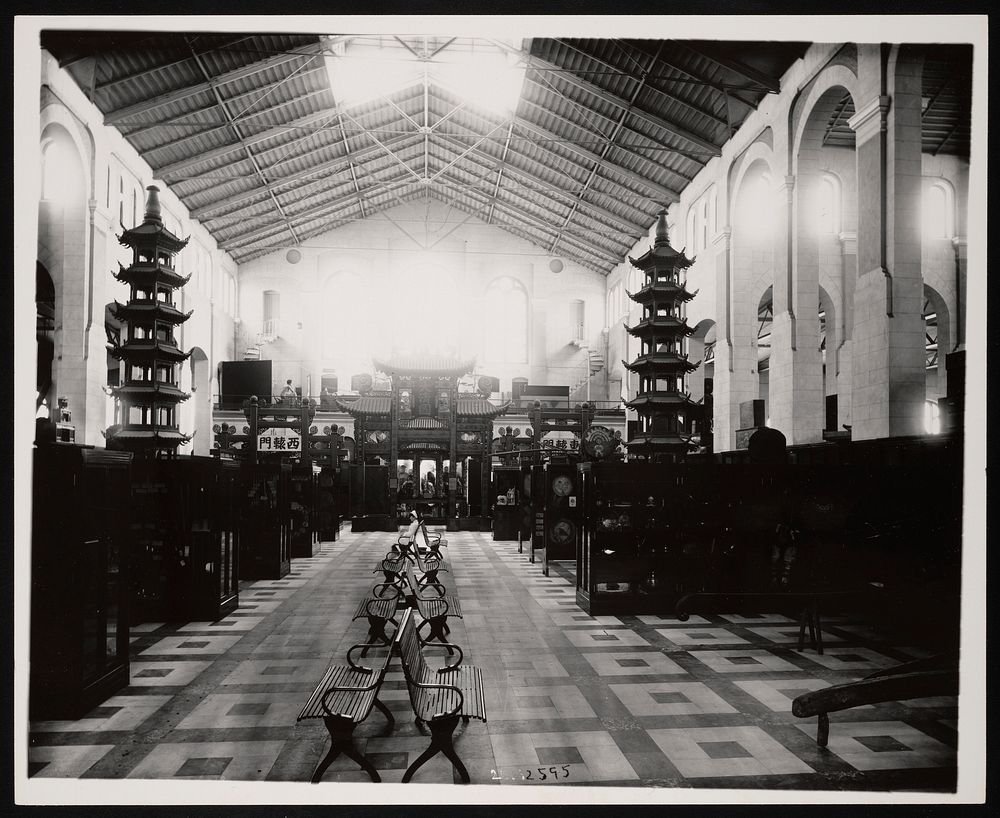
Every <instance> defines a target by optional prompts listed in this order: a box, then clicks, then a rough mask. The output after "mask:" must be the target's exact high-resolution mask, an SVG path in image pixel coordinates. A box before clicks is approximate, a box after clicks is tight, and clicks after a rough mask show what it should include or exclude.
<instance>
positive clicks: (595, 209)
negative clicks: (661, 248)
mask: <svg viewBox="0 0 1000 818" xmlns="http://www.w3.org/2000/svg"><path fill="white" fill-rule="evenodd" d="M438 139H439V141H442V142H444V143H445V144H448V143H449V139H448V138H447V137H444V136H439V137H438ZM475 153H476V154H477V155H478V156H481V157H483V158H484V159H485V160H486V161H488V162H489V163H491V164H494V163H496V161H497V159H496V157H494V156H491V155H490V154H488V153H486V152H485V151H483V150H482V149H479V148H477V149H476V151H475ZM508 153H509V155H510V157H511V159H515V158H527V157H524V156H523V154H520V153H518V152H517V151H515V150H514V149H513V148H511V149H510V150H509V152H508ZM466 161H470V162H471V161H472V160H471V158H470V157H466ZM532 161H537V160H532ZM506 169H507V174H508V175H509V176H514V177H517V178H519V179H522V180H524V182H525V183H526V184H527V185H528V186H529V187H536V188H538V189H539V190H545V191H549V192H550V193H552V194H553V195H555V196H560V197H564V198H566V199H568V200H569V202H567V203H566V205H567V207H568V206H569V203H570V202H572V200H573V198H574V197H575V195H576V193H575V192H574V191H572V190H566V189H565V188H561V187H557V186H555V185H552V184H549V183H548V182H543V181H542V180H541V179H538V178H536V177H535V176H533V175H532V174H531V173H530V172H529V171H526V170H524V169H523V168H520V167H518V166H517V165H516V164H514V163H513V162H511V161H508V162H507V165H506ZM582 204H583V206H584V207H585V208H587V209H589V210H590V211H592V213H593V214H594V215H590V214H588V215H589V216H590V218H594V219H597V220H598V221H600V220H604V221H606V222H611V223H612V224H615V225H617V226H618V227H619V228H621V232H622V233H623V234H624V235H627V236H629V237H634V238H639V237H640V236H641V235H643V234H644V233H645V231H644V230H643V229H642V228H641V227H640V226H639V225H637V224H636V223H634V222H629V221H627V220H626V219H625V218H623V217H622V216H619V215H618V214H616V213H612V212H611V211H610V210H607V209H606V208H603V207H601V206H600V205H599V204H594V203H593V202H587V201H584V202H583V203H582Z"/></svg>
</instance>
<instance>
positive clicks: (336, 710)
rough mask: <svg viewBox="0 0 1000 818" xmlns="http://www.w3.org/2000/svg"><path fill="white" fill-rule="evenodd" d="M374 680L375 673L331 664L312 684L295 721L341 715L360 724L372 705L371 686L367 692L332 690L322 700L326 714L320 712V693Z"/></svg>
mask: <svg viewBox="0 0 1000 818" xmlns="http://www.w3.org/2000/svg"><path fill="white" fill-rule="evenodd" d="M387 661H388V659H387ZM378 678H379V671H371V672H366V671H361V670H354V668H351V667H348V666H344V665H334V666H333V667H331V668H329V669H328V670H327V671H326V675H324V676H323V678H322V680H321V681H320V683H319V684H318V685H316V689H315V690H314V691H313V692H312V695H311V696H310V697H309V699H308V700H307V701H306V703H305V705H303V707H302V710H301V711H300V712H299V717H298V718H297V719H296V721H302V720H303V719H315V718H323V717H324V716H326V715H337V716H343V717H344V718H349V719H351V720H352V721H355V722H360V721H362V720H363V719H364V717H365V716H366V715H367V714H368V711H370V710H371V708H372V705H373V704H374V703H375V696H376V694H377V692H378V691H377V689H376V688H374V687H373V688H372V689H371V690H367V691H360V690H358V689H356V690H352V691H346V690H344V691H336V692H335V693H334V695H332V696H330V697H328V698H327V700H326V706H327V708H329V710H330V713H326V712H325V711H324V710H323V705H322V700H323V694H324V693H325V692H326V691H327V690H329V689H330V688H331V687H353V688H359V689H360V688H364V687H366V686H369V685H371V684H372V683H373V682H376V681H378Z"/></svg>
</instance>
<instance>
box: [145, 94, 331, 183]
mask: <svg viewBox="0 0 1000 818" xmlns="http://www.w3.org/2000/svg"><path fill="white" fill-rule="evenodd" d="M339 112H340V111H339V109H338V108H336V107H334V108H324V109H323V110H322V111H316V112H315V113H312V114H306V115H305V116H302V117H299V118H298V119H293V120H292V121H291V122H288V123H285V124H283V125H276V126H275V127H273V128H268V129H267V130H264V131H260V132H258V133H255V134H248V135H247V137H246V139H245V142H246V144H248V145H256V144H259V143H260V142H266V141H267V140H268V139H273V138H274V137H276V136H281V135H282V134H285V133H288V131H289V130H292V129H293V128H302V127H306V126H310V125H315V126H316V128H315V130H321V129H322V128H323V127H324V126H325V125H326V124H327V123H329V122H331V121H332V120H334V119H336V117H337V115H338V114H339ZM314 132H315V131H314ZM242 148H243V145H241V144H240V143H239V142H236V143H230V144H228V145H220V146H219V147H217V148H211V149H209V150H207V151H202V152H201V153H198V154H195V155H193V156H189V157H187V158H186V159H179V160H178V161H176V162H171V163H169V164H167V165H161V166H160V167H154V168H153V173H155V174H156V175H157V176H158V177H159V178H161V179H163V178H165V177H166V176H170V175H172V174H175V173H179V172H181V171H184V170H188V169H189V168H192V167H196V166H198V165H203V164H204V163H206V162H211V161H213V160H215V159H220V158H221V157H223V156H228V155H229V154H231V153H238V152H239V151H240V150H242Z"/></svg>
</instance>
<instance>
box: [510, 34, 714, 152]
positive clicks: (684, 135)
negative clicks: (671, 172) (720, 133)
mask: <svg viewBox="0 0 1000 818" xmlns="http://www.w3.org/2000/svg"><path fill="white" fill-rule="evenodd" d="M491 42H492V41H491ZM505 48H507V50H510V47H509V46H505ZM517 53H522V54H523V52H517ZM524 58H525V60H527V62H528V65H529V66H531V67H532V68H534V69H535V70H542V71H546V70H548V71H557V72H558V74H559V77H560V79H562V80H565V81H566V82H568V83H570V84H571V85H574V86H576V87H577V88H579V89H580V90H581V91H585V92H587V93H588V94H591V95H592V96H595V97H597V98H598V99H600V100H603V101H604V102H606V103H608V104H609V105H612V106H614V107H616V108H620V109H624V110H627V111H628V112H629V114H630V115H631V116H634V117H635V118H636V119H641V120H642V121H644V122H646V123H647V124H649V125H654V126H655V127H657V128H662V129H663V130H664V131H666V132H667V133H669V134H671V135H673V136H676V137H677V138H679V139H683V140H685V141H686V142H689V143H690V144H692V145H694V146H695V147H698V148H700V149H701V150H703V151H704V152H705V153H706V154H707V155H708V156H721V155H722V151H721V149H720V148H719V146H718V145H716V144H715V143H714V142H712V141H711V140H709V139H706V138H705V137H704V136H701V135H700V134H696V133H694V132H693V131H690V130H688V129H687V128H684V127H682V126H680V125H678V124H676V123H674V122H669V121H668V120H666V119H663V117H660V116H657V115H656V114H654V113H653V112H651V111H646V110H643V109H641V108H636V107H634V106H632V105H630V104H629V102H628V100H625V99H622V98H621V97H619V96H618V95H617V94H612V93H611V92H610V91H606V90H605V89H603V88H601V87H600V86H598V85H594V83H592V82H590V81H589V80H585V79H583V78H582V77H580V76H577V75H576V74H574V73H573V72H572V71H568V70H567V69H565V68H563V67H562V66H560V65H556V64H555V63H551V62H549V61H548V60H543V59H542V58H541V57H535V56H532V55H530V54H524Z"/></svg>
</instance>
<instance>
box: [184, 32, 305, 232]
mask: <svg viewBox="0 0 1000 818" xmlns="http://www.w3.org/2000/svg"><path fill="white" fill-rule="evenodd" d="M188 45H189V47H190V49H191V55H192V56H193V57H194V61H195V64H196V65H197V66H198V70H199V71H200V72H201V73H202V75H203V76H204V77H205V79H206V80H207V81H208V82H209V83H210V84H211V85H212V95H213V96H214V97H215V100H216V102H217V103H218V106H219V110H220V111H221V112H222V115H223V116H224V117H225V118H226V119H227V120H229V127H230V128H231V129H232V132H233V134H234V135H235V136H236V138H237V140H239V142H240V144H241V145H242V146H243V151H244V152H245V153H246V155H247V158H248V159H249V160H250V163H251V164H252V165H253V168H254V171H255V172H256V173H257V176H258V178H259V179H260V181H261V183H262V184H263V185H264V186H265V187H266V186H267V176H265V175H264V171H263V169H262V168H261V166H260V163H259V162H258V161H257V157H256V156H254V153H253V151H252V150H251V149H250V147H249V146H247V145H246V143H245V142H244V141H243V132H242V131H241V130H240V126H239V125H238V124H237V122H236V120H235V119H234V118H233V116H232V114H231V113H230V112H229V108H228V107H226V101H225V100H224V99H223V98H222V94H221V93H220V92H219V87H218V86H217V85H215V84H214V83H212V77H211V75H210V74H209V73H208V69H207V68H205V63H204V62H203V61H202V59H201V56H200V55H199V54H198V52H196V51H195V50H194V46H192V45H191V44H190V43H189V44H188ZM268 195H269V196H270V199H271V204H273V205H274V209H275V210H276V211H277V212H278V214H279V215H280V216H281V218H282V219H283V220H284V222H285V227H286V229H287V230H288V232H289V233H290V234H291V236H292V238H293V239H294V240H295V243H296V244H298V243H299V237H298V236H297V235H295V230H294V228H293V227H292V223H291V222H290V221H289V220H288V216H287V215H286V214H285V211H284V210H283V209H282V207H281V202H279V201H278V197H277V196H275V195H274V192H273V191H271V190H268Z"/></svg>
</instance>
